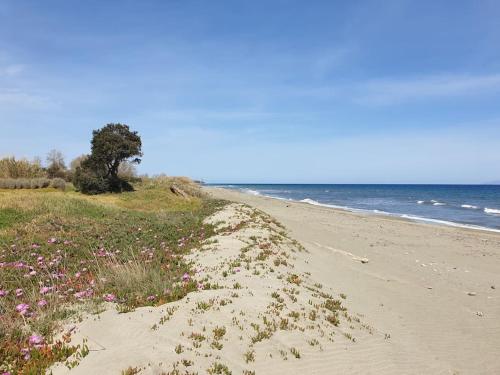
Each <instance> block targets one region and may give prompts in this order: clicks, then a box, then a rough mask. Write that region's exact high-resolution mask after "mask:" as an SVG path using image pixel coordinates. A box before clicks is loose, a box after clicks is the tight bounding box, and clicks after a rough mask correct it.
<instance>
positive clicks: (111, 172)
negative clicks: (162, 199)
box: [73, 124, 142, 194]
mask: <svg viewBox="0 0 500 375" xmlns="http://www.w3.org/2000/svg"><path fill="white" fill-rule="evenodd" d="M92 134H93V137H92V142H91V144H92V152H91V154H90V155H89V156H88V158H86V159H85V160H83V161H81V166H80V167H77V168H76V171H75V174H74V178H73V183H74V185H75V186H76V187H77V189H79V190H80V191H82V192H84V193H90V194H97V193H101V192H104V191H113V192H121V191H123V190H130V189H131V185H130V184H129V183H128V182H127V181H125V180H123V179H122V178H120V176H119V171H120V165H121V164H122V163H124V162H127V163H130V164H131V165H132V164H139V163H140V162H141V159H140V158H139V156H142V151H141V147H142V142H141V138H140V137H139V135H138V134H137V132H135V131H131V130H130V128H129V126H128V125H124V124H107V125H106V126H105V127H103V128H102V129H99V130H94V131H93V133H92Z"/></svg>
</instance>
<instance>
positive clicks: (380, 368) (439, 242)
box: [211, 188, 500, 374]
mask: <svg viewBox="0 0 500 375" xmlns="http://www.w3.org/2000/svg"><path fill="white" fill-rule="evenodd" d="M211 192H212V194H213V195H214V196H216V197H219V198H224V199H229V200H234V201H238V202H243V203H246V204H249V205H251V206H253V207H257V208H259V209H261V210H263V211H264V212H266V213H268V214H270V215H271V216H273V217H275V218H276V219H277V220H278V221H280V222H281V223H283V224H284V225H285V226H286V227H287V228H288V229H289V230H290V234H291V236H292V237H293V238H295V239H297V240H298V241H299V242H300V243H301V244H303V245H304V246H305V248H306V249H307V250H308V251H309V253H308V254H307V256H306V257H305V259H303V262H304V264H303V267H305V268H307V269H308V270H309V272H311V276H312V277H314V278H315V279H317V280H318V281H319V282H321V283H323V284H324V285H327V286H330V287H332V288H335V289H336V290H338V291H341V292H343V293H345V294H347V296H348V306H349V309H352V310H353V311H355V312H356V313H360V314H362V315H363V316H364V317H365V319H366V321H367V322H368V324H370V325H371V326H372V327H374V330H375V331H377V332H383V333H387V334H389V335H390V338H389V339H388V340H375V339H374V338H370V339H369V340H367V341H365V342H363V341H360V342H358V344H357V346H356V347H352V348H349V350H347V351H346V353H343V355H342V356H339V358H338V359H337V361H333V363H335V362H341V363H342V364H345V363H344V361H346V362H350V364H351V367H350V369H352V370H353V372H358V373H364V372H367V373H424V372H430V373H450V374H455V373H456V374H482V373H484V374H494V373H499V372H500V357H499V356H498V348H500V295H499V288H500V272H499V270H500V235H499V234H496V233H490V232H486V231H477V230H467V229H461V228H453V227H447V226H437V225H429V224H421V223H414V222H409V221H404V220H400V219H395V218H389V217H383V216H375V215H370V216H368V215H362V214H357V213H351V212H346V211H340V210H334V209H330V208H322V207H317V206H312V205H309V204H305V203H294V202H286V201H280V200H276V199H272V198H266V197H262V196H252V195H249V194H243V193H239V192H235V191H230V190H224V189H215V188H214V189H211ZM364 258H366V260H367V261H368V262H367V263H362V262H361V260H363V259H364ZM306 262H307V263H306ZM333 372H334V371H332V373H333Z"/></svg>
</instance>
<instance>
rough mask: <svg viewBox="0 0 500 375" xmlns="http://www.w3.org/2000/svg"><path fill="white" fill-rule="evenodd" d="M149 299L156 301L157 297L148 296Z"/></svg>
mask: <svg viewBox="0 0 500 375" xmlns="http://www.w3.org/2000/svg"><path fill="white" fill-rule="evenodd" d="M146 299H147V300H148V301H154V300H155V299H156V297H155V296H148V298H146Z"/></svg>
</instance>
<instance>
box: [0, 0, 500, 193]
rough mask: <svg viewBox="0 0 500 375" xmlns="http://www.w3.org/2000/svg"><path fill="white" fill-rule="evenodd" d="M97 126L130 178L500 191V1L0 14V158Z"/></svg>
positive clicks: (41, 9) (71, 148)
mask: <svg viewBox="0 0 500 375" xmlns="http://www.w3.org/2000/svg"><path fill="white" fill-rule="evenodd" d="M107 123H125V124H128V125H129V126H130V127H131V128H132V129H133V130H136V131H138V132H139V134H140V135H141V137H142V141H143V152H144V157H143V162H142V163H141V165H140V166H139V172H140V173H148V174H159V173H166V174H169V175H187V176H191V177H193V178H196V179H204V180H205V181H207V182H234V183H238V182H239V183H245V182H246V183H252V182H253V183H473V184H474V183H482V182H488V181H494V180H500V2H499V1H497V0H490V1H488V0H485V1H482V0H478V1H472V0H470V1H461V0H452V1H439V0H436V1H420V0H419V1H405V0H398V1H391V0H387V1H356V0H353V1H272V0H265V1H256V0H254V1H219V0H213V1H189V0H175V1H151V0H143V1H127V0H120V1H113V0H107V1H92V0H88V1H70V0H59V1H56V0H44V1H38V0H33V1H28V0H0V157H1V156H8V155H15V156H16V157H27V158H33V157H35V156H40V157H42V158H44V157H45V155H46V154H47V152H48V151H49V150H51V149H54V148H55V149H58V150H60V151H62V152H63V154H64V155H65V156H66V159H67V161H70V160H71V159H72V158H74V157H76V156H78V155H80V154H83V153H88V152H89V151H90V138H91V134H92V130H93V129H97V128H100V127H102V126H104V125H105V124H107Z"/></svg>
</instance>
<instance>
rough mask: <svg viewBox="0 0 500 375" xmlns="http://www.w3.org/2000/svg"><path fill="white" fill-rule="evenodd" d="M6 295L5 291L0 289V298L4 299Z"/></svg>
mask: <svg viewBox="0 0 500 375" xmlns="http://www.w3.org/2000/svg"><path fill="white" fill-rule="evenodd" d="M7 293H8V292H7V291H6V290H3V289H0V297H5V296H6V295H7Z"/></svg>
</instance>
